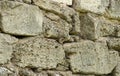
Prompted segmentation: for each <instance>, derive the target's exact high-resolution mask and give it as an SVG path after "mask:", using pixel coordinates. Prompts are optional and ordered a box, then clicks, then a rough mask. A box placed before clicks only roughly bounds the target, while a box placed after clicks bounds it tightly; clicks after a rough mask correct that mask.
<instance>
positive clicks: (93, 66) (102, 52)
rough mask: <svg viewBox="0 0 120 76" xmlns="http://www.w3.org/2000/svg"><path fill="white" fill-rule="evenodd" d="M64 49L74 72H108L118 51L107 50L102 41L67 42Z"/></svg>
mask: <svg viewBox="0 0 120 76" xmlns="http://www.w3.org/2000/svg"><path fill="white" fill-rule="evenodd" d="M64 49H65V52H66V53H67V57H69V59H70V68H71V69H72V71H73V72H74V73H84V74H109V73H111V71H112V70H113V69H114V68H115V66H116V65H117V59H118V52H116V51H112V52H111V51H110V52H109V51H108V48H107V44H106V43H105V42H103V41H97V42H95V43H94V42H92V41H88V40H83V41H80V42H76V43H67V44H64Z"/></svg>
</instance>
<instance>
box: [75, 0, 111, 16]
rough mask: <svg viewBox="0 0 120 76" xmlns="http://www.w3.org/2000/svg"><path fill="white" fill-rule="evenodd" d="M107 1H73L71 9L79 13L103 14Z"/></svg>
mask: <svg viewBox="0 0 120 76" xmlns="http://www.w3.org/2000/svg"><path fill="white" fill-rule="evenodd" d="M108 4H109V0H74V1H73V8H75V9H76V10H77V11H79V12H93V13H97V14H103V13H104V12H105V8H106V6H108Z"/></svg>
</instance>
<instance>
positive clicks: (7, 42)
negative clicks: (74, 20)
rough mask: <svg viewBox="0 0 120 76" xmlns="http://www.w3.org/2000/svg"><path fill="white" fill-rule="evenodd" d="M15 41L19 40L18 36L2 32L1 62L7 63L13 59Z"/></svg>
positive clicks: (0, 43) (0, 36) (0, 39)
mask: <svg viewBox="0 0 120 76" xmlns="http://www.w3.org/2000/svg"><path fill="white" fill-rule="evenodd" d="M15 42H17V39H16V38H14V37H12V36H10V35H7V34H2V33H0V64H5V63H7V62H8V61H9V60H10V59H11V57H12V56H11V55H12V53H13V49H12V44H13V43H15Z"/></svg>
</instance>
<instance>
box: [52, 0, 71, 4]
mask: <svg viewBox="0 0 120 76" xmlns="http://www.w3.org/2000/svg"><path fill="white" fill-rule="evenodd" d="M52 1H55V2H58V3H63V4H67V5H72V0H52Z"/></svg>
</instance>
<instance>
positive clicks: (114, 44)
mask: <svg viewBox="0 0 120 76" xmlns="http://www.w3.org/2000/svg"><path fill="white" fill-rule="evenodd" d="M108 46H109V48H111V49H115V50H117V51H120V38H110V39H109V40H108Z"/></svg>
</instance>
